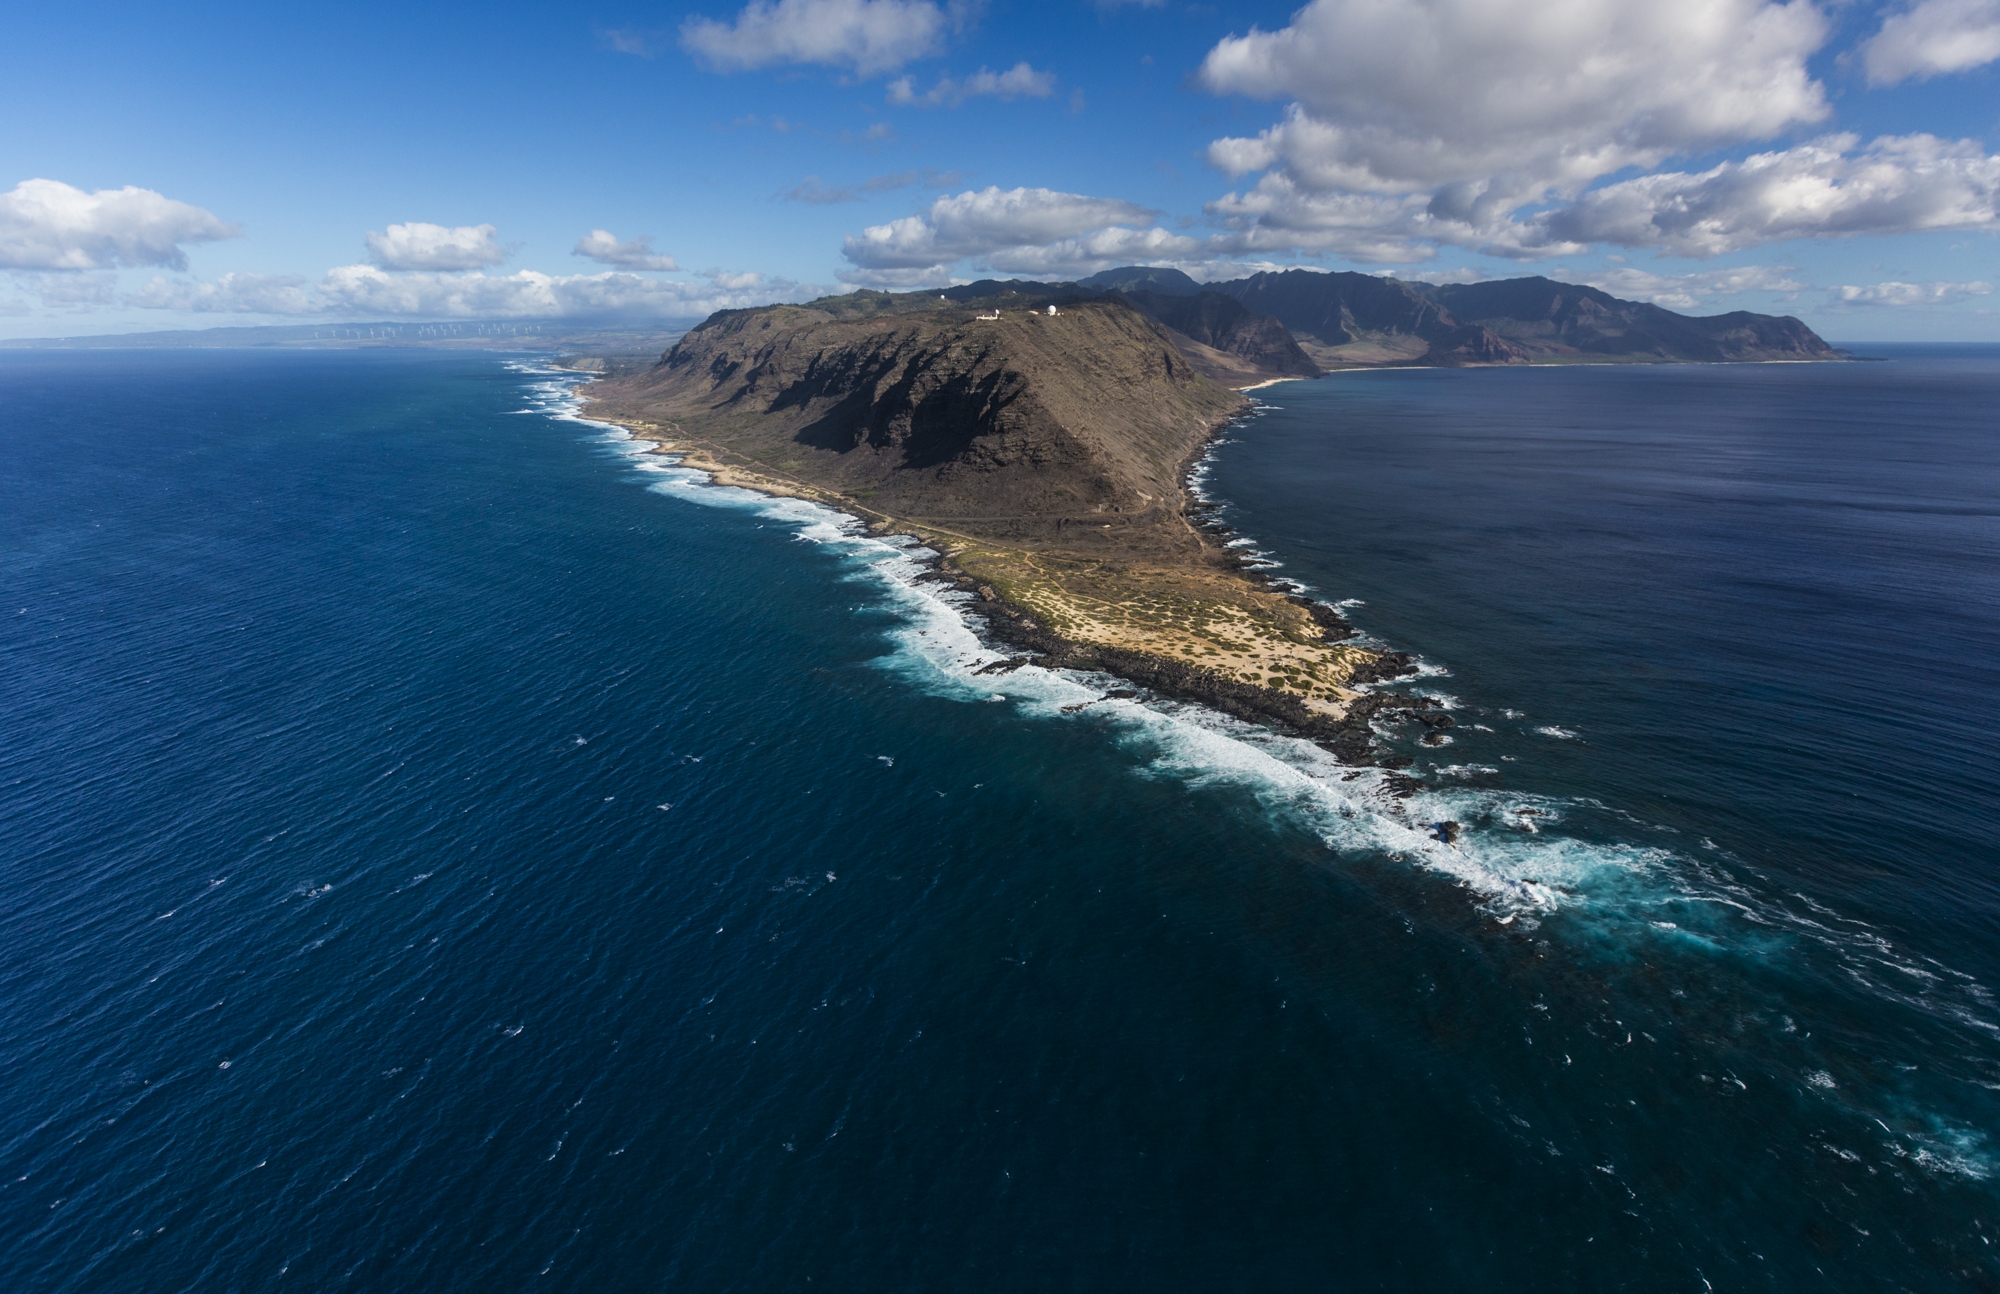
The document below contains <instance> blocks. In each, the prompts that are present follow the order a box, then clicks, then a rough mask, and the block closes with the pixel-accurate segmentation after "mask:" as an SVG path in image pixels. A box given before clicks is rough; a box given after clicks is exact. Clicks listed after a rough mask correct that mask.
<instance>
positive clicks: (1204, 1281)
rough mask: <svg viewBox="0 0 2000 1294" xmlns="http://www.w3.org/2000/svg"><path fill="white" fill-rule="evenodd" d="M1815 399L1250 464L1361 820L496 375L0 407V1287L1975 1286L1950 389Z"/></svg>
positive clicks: (1375, 380)
mask: <svg viewBox="0 0 2000 1294" xmlns="http://www.w3.org/2000/svg"><path fill="white" fill-rule="evenodd" d="M1867 353H1868V354H1870V355H1871V356H1879V357H1880V359H1879V361H1878V362H1869V363H1855V364H1846V365H1754V366H1740V367H1713V368H1711V367H1698V366H1662V367H1649V368H1565V369H1541V368H1537V369H1529V370H1410V371H1396V372H1368V373H1347V374H1339V375H1335V376H1333V377H1329V378H1325V379H1322V380H1319V381H1316V382H1309V383H1288V384H1284V385H1279V386H1275V387H1271V388H1267V389H1265V390H1263V391H1261V392H1259V393H1258V394H1259V396H1260V397H1261V399H1262V400H1263V402H1264V403H1263V404H1262V405H1261V407H1260V408H1259V409H1258V410H1257V412H1256V413H1255V414H1253V415H1252V416H1249V417H1247V418H1245V419H1243V420H1242V421H1241V422H1240V423H1239V424H1238V425H1236V426H1234V427H1233V428H1231V429H1230V430H1229V431H1228V432H1227V434H1225V435H1224V436H1223V437H1222V438H1221V439H1220V440H1219V441H1218V442H1217V444H1216V445H1215V446H1214V448H1213V450H1212V451H1211V452H1210V454H1209V455H1208V456H1207V458H1206V459H1205V460H1204V461H1203V463H1202V465H1201V467H1200V469H1199V470H1198V473H1197V479H1198V481H1199V484H1200V488H1201V490H1202V491H1203V492H1204V494H1205V495H1206V496H1207V497H1208V498H1210V499H1211V500H1212V501H1214V502H1215V503H1216V504H1217V505H1218V506H1219V508H1220V514H1221V516H1222V517H1223V519H1224V520H1225V521H1226V522H1227V523H1228V524H1229V525H1230V526H1231V527H1233V528H1234V529H1235V530H1236V532H1237V533H1238V534H1239V535H1240V536H1241V539H1240V541H1239V543H1240V544H1241V546H1243V547H1245V548H1246V549H1248V550H1249V551H1250V552H1252V553H1253V554H1255V555H1256V556H1257V557H1258V558H1259V559H1260V563H1261V564H1264V565H1266V567H1267V569H1268V570H1269V571H1270V572H1271V574H1272V575H1273V576H1274V577H1276V578H1280V579H1284V580H1288V581H1293V582H1294V583H1295V584H1296V586H1297V587H1299V588H1301V589H1302V590H1304V591H1306V592H1308V593H1309V594H1310V595H1311V596H1314V597H1319V598H1323V599H1325V600H1327V601H1329V602H1335V603H1340V604H1342V605H1343V606H1344V608H1345V613H1346V614H1347V615H1348V616H1349V618H1350V619H1351V620H1353V622H1354V623H1355V624H1356V625H1357V626H1358V627H1359V628H1360V629H1361V630H1362V631H1363V632H1364V633H1365V634H1366V635H1367V636H1368V638H1369V639H1370V640H1372V641H1375V642H1379V643H1382V644H1384V645H1387V646H1390V647H1393V648H1396V649H1398V650H1403V651H1408V652H1411V653H1414V654H1415V655H1416V657H1417V658H1418V660H1419V661H1420V663H1421V667H1420V670H1419V673H1418V676H1416V677H1414V678H1412V679H1409V680H1406V681H1403V682H1400V683H1397V684H1393V685H1391V686H1395V687H1399V688H1404V689H1410V690H1416V691H1421V692H1423V693H1425V694H1427V695H1433V696H1438V697H1441V698H1443V699H1444V700H1445V702H1446V703H1447V704H1448V705H1450V706H1451V708H1452V714H1453V717H1454V718H1455V720H1456V726H1455V727H1454V728H1452V729H1451V730H1450V732H1449V733H1448V734H1447V735H1448V736H1449V738H1450V742H1449V744H1446V745H1442V746H1439V745H1428V746H1427V745H1423V744H1421V742H1420V741H1419V740H1418V739H1419V738H1420V737H1421V736H1422V730H1420V729H1417V728H1416V727H1415V726H1414V725H1411V726H1409V727H1408V728H1405V729H1398V728H1393V727H1392V728H1388V729H1385V731H1384V742H1385V745H1386V747H1387V748H1388V749H1389V750H1391V751H1393V752H1401V753H1405V754H1408V755H1409V756H1411V757H1412V758H1414V759H1415V760H1416V764H1415V765H1414V767H1413V768H1412V769H1411V770H1410V771H1411V772H1412V773H1414V774H1417V775H1420V777H1421V779H1422V781H1423V783H1424V789H1422V790H1421V791H1419V792H1418V793H1416V794H1415V795H1413V796H1411V797H1409V798H1407V799H1398V798H1397V797H1396V796H1395V795H1393V794H1391V793H1390V791H1389V788H1386V787H1385V786H1384V785H1383V784H1382V782H1381V780H1380V776H1381V775H1380V773H1379V771H1375V770H1357V769H1353V768H1347V767H1343V766H1341V765H1339V764H1338V763H1336V762H1335V761H1333V760H1332V758H1331V757H1330V756H1327V755H1325V754H1324V753H1323V752H1320V751H1318V750H1317V749H1316V748H1314V747H1312V746H1310V745H1308V744H1306V743H1303V742H1300V741H1296V740H1293V739H1291V738H1287V737H1284V736H1283V735H1281V734H1277V733H1273V732H1270V731H1267V730H1264V729H1260V728H1256V727H1252V726H1249V725H1245V724H1242V723H1239V722H1236V721H1233V720H1229V719H1225V718H1223V717H1220V716H1217V715H1214V714H1212V713H1209V712H1206V711H1204V710H1202V709H1201V708H1199V707H1195V706H1190V705H1185V704H1180V703H1176V702H1173V701H1171V700H1167V699H1164V698H1158V697H1152V696H1145V695H1142V696H1141V697H1140V698H1138V699H1137V700H1108V701H1102V702H1099V703H1096V704H1092V705H1090V706H1088V707H1087V708H1084V709H1081V710H1074V711H1067V712H1066V711H1065V709H1064V707H1066V706H1074V705H1075V704H1076V703H1077V702H1080V701H1095V700H1096V699H1097V698H1100V697H1102V696H1103V695H1104V692H1105V690H1106V688H1107V686H1108V681H1107V680H1104V679H1101V678H1093V677H1090V676H1087V675H1074V674H1063V673H1050V672H1045V671H1042V670H1038V669H1033V668H1028V669H1022V670H1018V671H1016V672H1013V673H1009V674H1000V675H983V676H982V675H974V674H973V672H972V671H973V670H974V669H976V668H978V667H979V666H981V665H982V664H984V663H986V662H990V661H993V660H996V659H998V658H999V657H1000V656H1001V655H1002V654H1003V651H1002V649H999V648H996V647H995V646H994V645H993V644H991V643H989V642H986V641H984V640H983V639H982V638H981V637H980V636H979V633H978V625H977V623H976V621H972V620H970V619H968V612H969V607H968V604H967V603H965V602H964V601H963V600H962V599H960V598H959V597H958V596H957V595H953V594H949V593H940V592H939V591H938V590H937V587H936V586H934V585H930V584H926V583H925V582H924V581H923V580H922V579H921V576H922V574H923V571H924V565H923V559H924V557H925V556H926V554H925V553H924V552H923V551H922V550H921V549H918V548H916V547H915V545H914V544H912V543H910V542H908V541H903V540H888V541H885V540H881V539H877V538H873V537H870V536H869V535H867V534H866V533H865V532H864V531H862V530H861V529H860V527H858V526H857V525H856V524H854V523H853V522H852V521H851V520H848V519H845V518H842V517H840V516H838V515H837V514H834V513H831V512H829V511H827V510H825V509H821V508H818V507H815V506H813V505H809V504H804V503H800V502H796V501H786V500H772V499H766V498H760V497H758V496H754V495H749V494H745V493H743V492H740V491H734V490H727V489H719V488H716V487H715V486H713V485H711V484H709V483H707V481H706V480H705V478H703V477H701V476H700V474H698V473H694V472H691V471H687V470H684V469H681V468H678V467H676V466H675V465H674V464H673V463H672V462H671V461H670V460H666V459H662V458H661V457H660V456H658V455H652V454H643V453H640V452H638V450H639V448H640V447H639V446H636V445H634V444H633V443H632V442H630V441H629V440H627V439H625V438H624V437H623V435H622V433H618V432H617V431H615V430H614V429H610V428H607V427H604V426H602V425H600V424H594V423H591V422H589V421H587V420H584V419H582V418H580V417H579V416H578V413H577V410H578V405H577V403H576V401H575V399H574V394H573V387H574V384H575V382H576V381H577V379H576V377H575V376H574V375H564V374H559V373H555V372H552V371H549V370H546V369H542V368H539V367H538V366H537V364H536V363H535V362H534V361H533V360H532V359H530V358H526V357H521V358H509V357H496V356H494V355H491V354H484V353H464V352H441V351H390V350H382V351H242V352H226V351H178V352H176V351H136V352H105V351H97V352H63V351H41V352H0V590H3V591H4V605H0V1110H4V1111H5V1113H6V1118H5V1120H4V1123H0V1285H4V1287H5V1288H7V1289H9V1290H18V1291H36V1292H40V1291H58V1290H61V1291H86V1290H88V1291H96V1290H115V1291H124V1290H131V1291H170V1290H171V1291H179V1290H186V1289H196V1288H200V1289H214V1290H231V1291H233V1290H276V1289H282V1288H287V1287H291V1288H310V1289H322V1288H354V1289H390V1290H398V1291H409V1290H460V1289H464V1290H475V1289H476V1290H482V1291H483V1290H493V1289H517V1288H519V1289H526V1288H534V1289H546V1290H572V1289H573V1290H589V1291H606V1290H613V1291H615V1290H635V1291H637V1290H659V1289H675V1290H692V1291H706V1290H715V1291H724V1290H730V1291H734V1290H758V1291H766V1290H770V1291H777V1290H788V1291H814V1290H817V1291H842V1290H854V1291H883V1290H931V1289H951V1290H984V1289H993V1290H1009V1291H1018V1290H1040V1289H1075V1290H1092V1291H1099V1290H1125V1289H1132V1290H1148V1291H1158V1290H1189V1291H1228V1290H1241V1291H1273V1290H1305V1289H1314V1290H1317V1289H1343V1290H1345V1289H1384V1290H1403V1289H1416V1288H1440V1289H1444V1288H1448V1289H1463V1290H1494V1291H1512V1290H1522V1291H1526V1290H1546V1289H1589V1290H1703V1289H1708V1290H1718V1291H1722V1290H1750V1289H1758V1290H1763V1289H1768V1290H1795V1289H1820V1288H1824V1289H1832V1290H1863V1289H1867V1290H1874V1289H1884V1288H1895V1289H1909V1290H1930V1289H1937V1290H1952V1289H1988V1288H1995V1287H2000V1259H1996V1257H1995V1250H1994V1247H1993V1244H1992V1241H1993V1240H1994V1238H1995V1231H1996V1227H2000V1224H1997V1223H1996V1221H1995V1219H1996V1218H2000V1207H1996V1205H2000V1177H1996V1174H2000V1004H1996V1003H1995V1001H1994V999H1993V990H1994V987H1995V986H1996V985H2000V941H1996V939H1995V935H1996V933H2000V875H1997V874H1996V866H1995V850H1994V845H1993V841H1994V839H1995V832H1996V828H2000V796H1996V792H1995V790H1994V788H1995V787H1996V786H2000V740H1996V739H2000V666H1996V661H2000V652H1996V646H2000V633H1997V632H1996V630H2000V528H1996V527H1995V524H1994V521H1995V517H1996V513H2000V413H1996V411H1997V410H2000V348H1995V347H1985V348H1980V347H1957V348H1953V347H1895V348H1890V347H1884V348H1875V349H1872V350H1869V351H1867ZM1446 820H1449V821H1453V822H1457V823H1460V824H1462V828H1463V834H1462V835H1461V836H1460V838H1459V840H1458V842H1457V845H1456V846H1455V847H1453V846H1448V845H1445V844H1443V843H1441V842H1439V841H1438V840H1436V839H1435V838H1434V837H1435V834H1436V833H1435V831H1434V830H1433V829H1432V824H1433V823H1435V822H1439V821H1446Z"/></svg>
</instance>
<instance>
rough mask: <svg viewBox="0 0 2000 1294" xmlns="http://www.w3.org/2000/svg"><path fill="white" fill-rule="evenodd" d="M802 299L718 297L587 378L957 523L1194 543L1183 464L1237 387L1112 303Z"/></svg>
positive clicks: (1076, 536)
mask: <svg viewBox="0 0 2000 1294" xmlns="http://www.w3.org/2000/svg"><path fill="white" fill-rule="evenodd" d="M815 304H816V306H818V307H824V308H811V307H807V308H801V307H796V306H772V307H767V308H764V309H759V310H742V311H729V312H725V313H722V314H718V315H715V316H714V317H712V318H710V319H709V320H708V321H707V322H705V323H704V324H702V325H701V326H700V327H699V328H696V329H695V330H693V331H692V332H690V333H688V334H687V336H685V337H683V338H682V339H681V340H680V342H679V343H678V344H676V345H675V347H674V348H673V349H672V350H671V351H669V352H667V354H666V356H665V357H664V358H663V359H662V360H661V362H660V363H659V364H658V365H657V366H655V367H654V368H652V369H650V370H648V371H647V372H645V373H642V374H637V375H634V376H632V377H629V378H624V379H620V380H616V381H609V382H604V383H600V384H598V385H597V386H596V387H595V388H593V394H594V395H596V396H597V397H598V398H599V399H600V400H602V401H603V405H602V407H603V409H604V411H605V412H606V413H607V414H609V415H611V416H615V417H621V418H626V419H633V420H641V421H645V422H650V423H656V424H660V425H663V426H666V425H670V426H672V427H674V428H676V429H678V430H679V431H680V432H681V433H683V434H685V435H686V436H688V437H691V438H698V439H700V440H702V441H705V442H707V443H708V444H710V445H712V446H714V447H716V448H717V449H720V450H723V451H726V452H727V453H729V454H731V455H735V456H738V457H740V459H741V460H742V461H743V462H744V463H746V464H747V465H755V466H758V467H761V468H763V469H766V470H775V471H777V472H779V473H783V474H785V475H787V476H790V477H794V478H797V479H799V480H802V481H807V482H810V483H812V484H814V485H818V486H822V487H825V488H828V489H833V490H836V491H839V492H840V493H843V494H846V495H849V496H852V497H855V498H859V499H862V500H865V501H866V502H867V503H868V504H869V506H871V507H874V508H877V509H879V510H881V511H884V512H888V513H893V514H896V515H898V516H903V517H910V518H924V519H930V520H933V521H935V522H937V523H939V524H944V525H949V526H952V527H953V528H955V529H957V530H960V531H962V532H965V533H970V534H981V535H986V536H989V537H993V538H1005V539H1006V540H1008V541H1010V542H1018V543H1029V544H1032V543H1036V542H1044V541H1050V540H1054V539H1057V538H1059V537H1060V538H1062V539H1063V540H1064V541H1065V543H1067V544H1069V545H1071V546H1073V545H1075V544H1077V543H1088V544H1092V545H1100V546H1101V545H1104V544H1114V545H1115V544H1117V543H1120V542H1125V541H1129V540H1132V539H1135V538H1137V537H1138V534H1139V533H1140V532H1158V533H1159V534H1162V535H1166V537H1168V538H1169V539H1172V538H1174V536H1176V535H1178V536H1181V537H1184V538H1186V539H1188V540H1190V541H1191V538H1192V536H1191V532H1188V531H1187V529H1186V525H1185V523H1184V522H1182V521H1181V520H1180V510H1181V506H1182V498H1181V480H1180V476H1181V471H1182V469H1183V467H1184V466H1185V464H1186V462H1187V460H1188V459H1189V457H1190V456H1191V455H1192V454H1193V453H1194V452H1195V451H1196V450H1197V449H1198V448H1199V447H1200V446H1201V445H1202V443H1203V442H1204V441H1205V440H1206V439H1207V437H1208V435H1209V432H1210V430H1211V429H1212V428H1213V427H1214V426H1215V425H1217V424H1218V423H1219V422H1220V421H1222V420H1223V419H1224V418H1226V417H1228V416H1229V415H1230V414H1232V413H1234V412H1235V411H1237V410H1238V409H1240V408H1241V407H1242V406H1243V399H1242V397H1241V396H1239V395H1236V394H1235V393H1234V392H1231V391H1228V390H1225V389H1223V388H1222V387H1219V386H1217V385H1216V384H1215V383H1213V382H1211V381H1209V380H1208V379H1207V378H1205V377H1203V376H1202V375H1201V374H1200V373H1199V372H1198V371H1197V370H1196V368H1195V367H1194V366H1193V365H1192V364H1191V363H1190V362H1189V361H1188V360H1187V359H1186V358H1184V357H1183V356H1182V354H1181V352H1180V349H1179V347H1178V346H1177V344H1176V342H1175V340H1174V339H1173V338H1172V337H1170V336H1168V335H1167V334H1166V333H1165V332H1164V330H1162V329H1161V328H1159V327H1158V326H1157V325H1155V324H1154V323H1153V322H1152V321H1151V320H1149V319H1148V318H1146V317H1145V316H1144V315H1142V314H1141V313H1140V312H1138V311H1137V310H1135V309H1133V308H1132V307H1131V306H1130V305H1128V304H1126V303H1125V302H1124V301H1122V300H1118V299H1115V298H1114V299H1106V300H1094V301H1078V302H1074V303H1072V304H1071V305H1068V306H1063V307H1058V310H1059V313H1057V314H1056V315H1053V316H1052V315H1049V314H1047V313H1046V306H1045V307H1044V308H1043V310H1041V311H1035V310H1030V309H1019V310H1009V309H1001V310H997V311H994V312H993V313H995V314H997V315H998V317H997V318H994V317H981V315H980V314H978V313H975V312H974V311H973V310H970V309H966V308H963V307H959V306H956V305H954V304H952V303H950V302H939V301H937V299H936V297H935V296H934V295H927V294H920V293H912V294H909V295H908V296H905V297H886V296H885V297H873V298H861V297H852V298H829V299H828V300H827V301H824V302H819V303H815ZM1228 304H1229V305H1231V306H1234V304H1235V303H1234V302H1229V303H1228Z"/></svg>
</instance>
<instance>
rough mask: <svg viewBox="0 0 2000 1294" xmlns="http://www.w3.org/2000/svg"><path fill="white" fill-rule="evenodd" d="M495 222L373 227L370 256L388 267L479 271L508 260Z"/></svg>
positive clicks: (420, 223) (387, 268)
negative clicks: (486, 223) (487, 223)
mask: <svg viewBox="0 0 2000 1294" xmlns="http://www.w3.org/2000/svg"><path fill="white" fill-rule="evenodd" d="M498 232H499V231H498V230H496V229H495V228H494V227H493V226H492V225H449V226H447V225H431V224H425V223H424V222H423V221H421V220H412V221H410V222H408V223H407V224H401V225H390V226H389V227H388V228H387V229H384V230H382V231H380V232H376V231H374V230H370V231H369V233H368V237H367V243H368V259H369V260H371V261H374V262H375V264H376V265H377V266H378V267H380V268H382V269H385V270H476V269H483V268H485V267H486V266H488V265H498V264H499V263H500V262H501V261H504V260H506V259H507V249H506V248H504V247H502V246H501V245H500V243H499V242H498V240H497V239H496V237H495V235H496V234H497V233H498Z"/></svg>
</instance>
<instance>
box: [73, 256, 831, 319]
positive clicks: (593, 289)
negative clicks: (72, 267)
mask: <svg viewBox="0 0 2000 1294" xmlns="http://www.w3.org/2000/svg"><path fill="white" fill-rule="evenodd" d="M702 280H703V281H697V282H676V281H671V280H665V279H657V278H650V277H643V276H641V275H638V274H630V273H625V272H622V271H606V272H605V273H602V274H542V273H539V272H537V271H534V270H518V271H516V272H515V273H512V274H487V273H484V272H481V271H471V272H461V273H447V272H440V271H430V270H413V271H398V272H394V273H391V272H389V271H385V270H383V269H380V268H378V267H377V266H374V265H341V266H336V267H335V268H333V269H330V270H328V271H327V272H326V273H325V275H324V276H322V277H321V279H320V280H319V282H317V283H313V284H308V283H307V282H306V280H305V279H304V278H301V277H299V276H297V275H289V274H224V275H222V276H221V277H219V278H216V279H213V280H206V281H204V280H197V279H173V278H167V277H165V276H161V277H158V278H155V279H153V280H151V281H150V282H148V283H146V284H145V285H144V286H143V287H141V288H140V289H139V290H138V291H136V292H133V293H130V294H128V295H127V296H125V297H124V298H122V300H123V302H124V304H126V305H131V306H139V307H142V308H147V309H154V310H171V311H177V312H182V313H201V314H212V313H235V314H261V315H290V316H309V317H319V318H326V317H332V318H338V319H354V318H407V319H524V318H561V317H572V318H602V317H607V316H618V317H624V318H688V317H690V316H700V315H707V314H711V313H713V312H714V311H717V310H727V309H738V308H741V307H744V306H753V305H764V304H768V303H769V302H772V301H800V300H807V299H810V298H812V297H815V296H822V295H824V294H825V292H826V290H827V289H825V288H822V287H819V286H817V285H813V284H806V283H796V282H793V281H791V280H789V279H772V278H767V277H766V276H764V275H762V274H757V273H731V272H727V271H721V270H711V271H709V272H707V273H706V274H704V275H703V276H702ZM100 295H102V293H100Z"/></svg>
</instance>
